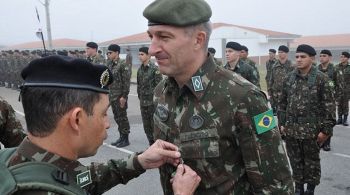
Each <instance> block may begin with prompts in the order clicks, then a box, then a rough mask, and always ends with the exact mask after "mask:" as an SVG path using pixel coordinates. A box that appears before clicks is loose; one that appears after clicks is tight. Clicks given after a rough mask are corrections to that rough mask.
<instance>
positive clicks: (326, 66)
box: [318, 49, 345, 151]
mask: <svg viewBox="0 0 350 195" xmlns="http://www.w3.org/2000/svg"><path fill="white" fill-rule="evenodd" d="M331 58H332V53H331V51H329V50H328V49H324V50H322V51H321V52H320V62H321V64H319V65H318V70H320V71H321V72H323V73H325V74H326V75H327V76H328V78H329V79H330V80H331V81H332V82H333V84H334V87H335V100H336V102H339V101H340V100H341V99H342V98H343V95H344V86H345V85H344V77H343V71H342V70H340V69H339V68H338V67H335V66H334V64H332V63H331ZM330 144H331V136H329V138H328V139H327V140H326V141H325V142H324V144H323V145H322V148H323V150H324V151H330V150H331V145H330Z"/></svg>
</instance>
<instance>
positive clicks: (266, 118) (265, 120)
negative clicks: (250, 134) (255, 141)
mask: <svg viewBox="0 0 350 195" xmlns="http://www.w3.org/2000/svg"><path fill="white" fill-rule="evenodd" d="M254 124H255V128H256V132H257V133H258V134H262V133H265V132H267V131H270V130H271V129H273V128H275V127H276V121H275V118H274V116H273V111H272V109H270V110H268V111H266V112H263V113H261V114H258V115H256V116H254Z"/></svg>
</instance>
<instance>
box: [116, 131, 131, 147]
mask: <svg viewBox="0 0 350 195" xmlns="http://www.w3.org/2000/svg"><path fill="white" fill-rule="evenodd" d="M128 145H130V142H129V134H122V136H121V140H120V142H119V143H118V144H117V145H116V146H117V147H118V148H123V147H125V146H128Z"/></svg>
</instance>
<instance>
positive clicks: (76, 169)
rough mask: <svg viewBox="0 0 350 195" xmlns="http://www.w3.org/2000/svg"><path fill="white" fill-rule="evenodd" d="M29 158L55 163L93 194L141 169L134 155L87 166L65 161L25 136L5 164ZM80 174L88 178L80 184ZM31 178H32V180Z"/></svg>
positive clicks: (30, 194)
mask: <svg viewBox="0 0 350 195" xmlns="http://www.w3.org/2000/svg"><path fill="white" fill-rule="evenodd" d="M29 161H35V162H47V163H50V164H53V165H55V166H56V167H58V168H60V169H61V170H63V171H64V172H66V173H67V174H68V178H69V182H76V183H77V184H78V185H79V186H81V187H82V188H83V189H84V190H85V191H86V192H87V193H89V194H94V195H95V194H96V195H97V194H102V193H104V192H105V191H107V190H109V189H110V188H112V187H114V186H115V185H117V184H126V183H127V182H128V181H129V180H131V179H133V178H135V177H138V176H139V175H140V174H142V173H144V172H145V170H144V169H142V167H141V165H140V164H139V162H138V161H137V158H136V155H135V154H132V155H130V156H128V157H126V158H125V159H121V160H109V161H108V163H107V164H102V163H91V165H90V166H84V165H82V164H81V163H80V162H79V161H73V160H68V159H66V158H63V157H60V156H58V155H56V154H53V153H50V152H48V151H46V150H44V149H42V148H40V147H38V146H36V145H34V144H33V143H31V142H30V141H29V139H28V138H25V139H24V140H23V142H22V143H21V144H20V145H19V147H18V149H17V152H16V153H15V154H14V155H13V156H12V157H11V158H10V161H9V164H8V166H13V165H17V164H20V163H23V162H29ZM48 174H51V173H48ZM84 175H89V177H88V179H87V180H85V181H84V182H82V183H80V182H79V178H80V177H81V176H84ZM34 178H35V177H33V181H35V179H34ZM16 194H18V195H23V194H24V195H54V193H51V192H46V191H40V190H37V191H34V190H32V191H20V192H17V193H16Z"/></svg>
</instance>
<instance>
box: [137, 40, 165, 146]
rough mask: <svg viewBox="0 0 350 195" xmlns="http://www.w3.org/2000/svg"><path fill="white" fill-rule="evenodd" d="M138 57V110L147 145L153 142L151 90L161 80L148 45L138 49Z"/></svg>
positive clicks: (153, 108)
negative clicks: (139, 62) (139, 63)
mask: <svg viewBox="0 0 350 195" xmlns="http://www.w3.org/2000/svg"><path fill="white" fill-rule="evenodd" d="M139 59H140V61H141V63H142V64H141V66H140V67H139V69H138V70H137V95H138V97H139V100H140V110H141V116H142V123H143V129H144V131H145V133H146V136H147V139H148V142H149V145H152V144H153V143H154V138H153V114H154V111H155V107H154V104H153V91H154V88H155V87H156V86H157V85H158V83H159V82H160V81H161V80H162V74H160V72H159V70H158V66H156V65H155V64H154V63H153V62H151V61H150V59H151V56H150V55H149V54H148V47H141V48H140V49H139Z"/></svg>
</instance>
